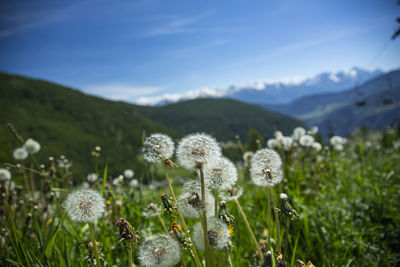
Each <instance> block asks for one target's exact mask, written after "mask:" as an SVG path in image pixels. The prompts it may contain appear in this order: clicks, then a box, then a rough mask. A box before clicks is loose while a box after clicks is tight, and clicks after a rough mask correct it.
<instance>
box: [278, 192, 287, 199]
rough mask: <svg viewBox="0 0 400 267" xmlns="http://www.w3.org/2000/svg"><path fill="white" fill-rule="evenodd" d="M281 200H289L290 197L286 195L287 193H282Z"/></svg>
mask: <svg viewBox="0 0 400 267" xmlns="http://www.w3.org/2000/svg"><path fill="white" fill-rule="evenodd" d="M279 198H280V199H288V198H289V197H288V195H287V194H285V193H280V194H279Z"/></svg>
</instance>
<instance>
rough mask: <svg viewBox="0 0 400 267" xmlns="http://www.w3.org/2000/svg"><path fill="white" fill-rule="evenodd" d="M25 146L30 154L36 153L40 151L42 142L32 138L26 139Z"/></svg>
mask: <svg viewBox="0 0 400 267" xmlns="http://www.w3.org/2000/svg"><path fill="white" fill-rule="evenodd" d="M24 147H25V149H26V151H27V152H28V153H29V154H36V153H38V152H39V151H40V144H39V143H38V142H36V141H35V140H33V139H32V138H29V139H28V140H26V141H25V144H24Z"/></svg>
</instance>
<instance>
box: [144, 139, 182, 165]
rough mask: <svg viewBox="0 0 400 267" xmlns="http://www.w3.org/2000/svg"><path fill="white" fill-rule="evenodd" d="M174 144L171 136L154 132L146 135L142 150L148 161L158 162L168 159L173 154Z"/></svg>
mask: <svg viewBox="0 0 400 267" xmlns="http://www.w3.org/2000/svg"><path fill="white" fill-rule="evenodd" d="M174 149H175V145H174V142H173V141H172V139H171V137H169V136H168V135H165V134H160V133H155V134H152V135H150V136H149V137H146V139H145V140H144V144H143V148H142V152H143V156H144V159H145V160H147V161H148V162H160V161H161V160H163V159H169V158H170V157H172V155H173V154H174Z"/></svg>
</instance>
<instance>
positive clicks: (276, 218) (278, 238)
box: [269, 187, 281, 253]
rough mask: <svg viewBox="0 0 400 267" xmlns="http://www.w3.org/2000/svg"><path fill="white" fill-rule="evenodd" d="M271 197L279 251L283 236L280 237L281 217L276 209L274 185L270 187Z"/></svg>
mask: <svg viewBox="0 0 400 267" xmlns="http://www.w3.org/2000/svg"><path fill="white" fill-rule="evenodd" d="M269 191H270V194H271V198H272V205H273V210H274V216H275V229H276V239H277V252H279V253H280V252H281V237H280V229H279V218H278V212H277V210H276V208H277V206H276V200H275V195H274V190H273V188H272V187H270V188H269Z"/></svg>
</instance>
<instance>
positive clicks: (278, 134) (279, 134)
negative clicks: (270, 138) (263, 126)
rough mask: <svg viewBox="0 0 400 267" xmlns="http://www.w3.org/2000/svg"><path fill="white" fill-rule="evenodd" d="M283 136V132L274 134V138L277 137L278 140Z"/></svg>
mask: <svg viewBox="0 0 400 267" xmlns="http://www.w3.org/2000/svg"><path fill="white" fill-rule="evenodd" d="M281 136H283V133H282V132H281V131H276V132H275V133H274V137H275V138H276V139H278V138H279V137H281Z"/></svg>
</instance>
